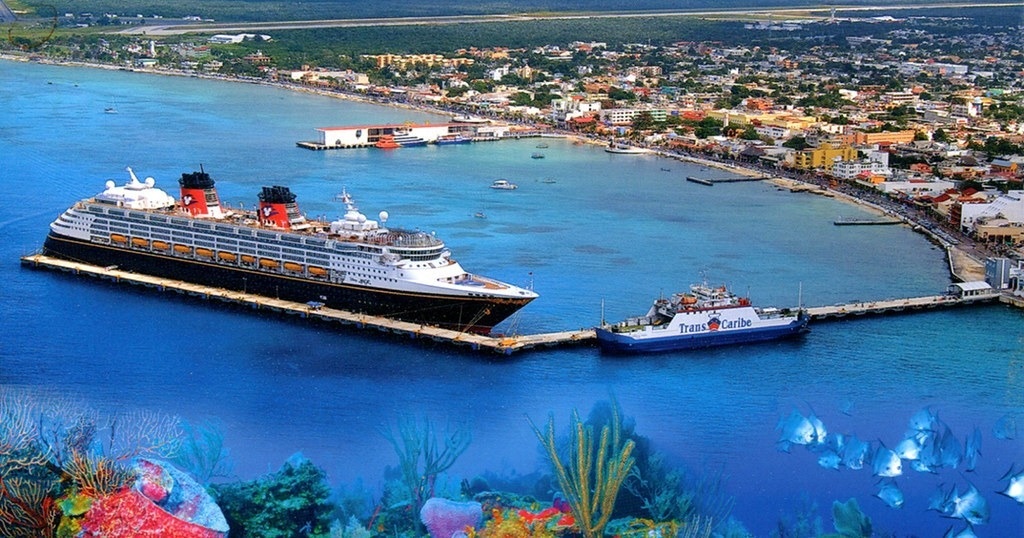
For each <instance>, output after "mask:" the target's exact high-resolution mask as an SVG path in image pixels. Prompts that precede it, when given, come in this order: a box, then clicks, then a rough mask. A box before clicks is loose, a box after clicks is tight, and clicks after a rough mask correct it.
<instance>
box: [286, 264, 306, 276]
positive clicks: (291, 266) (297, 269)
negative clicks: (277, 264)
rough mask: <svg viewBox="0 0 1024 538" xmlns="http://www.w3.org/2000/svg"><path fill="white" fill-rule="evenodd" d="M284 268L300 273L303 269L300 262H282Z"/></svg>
mask: <svg viewBox="0 0 1024 538" xmlns="http://www.w3.org/2000/svg"><path fill="white" fill-rule="evenodd" d="M284 268H285V269H287V270H288V271H291V272H293V273H301V272H302V270H303V269H305V268H304V267H303V266H302V264H301V263H294V262H284Z"/></svg>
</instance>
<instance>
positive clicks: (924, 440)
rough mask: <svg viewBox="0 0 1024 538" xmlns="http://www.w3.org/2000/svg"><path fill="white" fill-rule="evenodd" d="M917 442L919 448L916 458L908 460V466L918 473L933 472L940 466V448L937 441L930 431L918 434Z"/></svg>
mask: <svg viewBox="0 0 1024 538" xmlns="http://www.w3.org/2000/svg"><path fill="white" fill-rule="evenodd" d="M917 439H918V443H919V444H920V446H921V449H920V450H918V453H917V459H915V460H912V461H911V462H910V467H911V468H912V469H914V470H915V471H917V472H919V473H934V472H936V469H938V468H939V467H941V463H940V460H941V456H942V454H941V450H940V449H939V443H938V441H937V440H936V439H935V435H934V434H932V433H927V434H922V435H920V436H918V438H917Z"/></svg>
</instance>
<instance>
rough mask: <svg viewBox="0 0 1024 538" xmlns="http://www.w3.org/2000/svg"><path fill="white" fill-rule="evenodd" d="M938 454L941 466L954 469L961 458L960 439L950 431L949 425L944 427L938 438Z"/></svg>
mask: <svg viewBox="0 0 1024 538" xmlns="http://www.w3.org/2000/svg"><path fill="white" fill-rule="evenodd" d="M939 454H940V456H939V457H940V462H941V463H942V466H943V467H948V468H950V469H956V468H957V466H958V465H960V461H961V460H962V459H963V449H962V448H961V447H960V441H958V440H957V438H956V436H955V435H953V432H952V431H950V429H949V426H946V427H945V430H944V431H943V432H942V437H941V438H940V439H939Z"/></svg>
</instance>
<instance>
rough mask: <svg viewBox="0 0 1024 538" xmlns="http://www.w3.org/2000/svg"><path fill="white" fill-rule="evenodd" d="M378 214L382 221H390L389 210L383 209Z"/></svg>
mask: <svg viewBox="0 0 1024 538" xmlns="http://www.w3.org/2000/svg"><path fill="white" fill-rule="evenodd" d="M377 216H378V217H380V221H381V222H387V221H388V216H389V215H388V212H387V211H381V212H380V214H378V215H377Z"/></svg>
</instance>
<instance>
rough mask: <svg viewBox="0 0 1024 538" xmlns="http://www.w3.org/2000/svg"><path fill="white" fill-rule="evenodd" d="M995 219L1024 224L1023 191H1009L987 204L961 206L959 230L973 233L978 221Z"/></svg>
mask: <svg viewBox="0 0 1024 538" xmlns="http://www.w3.org/2000/svg"><path fill="white" fill-rule="evenodd" d="M996 217H1001V218H1003V219H1006V221H1008V222H1011V223H1021V224H1024V191H1010V192H1008V193H1006V194H1004V195H1002V196H1000V197H998V198H996V199H995V200H992V202H990V203H987V204H963V207H962V209H961V212H960V229H962V230H965V231H973V230H974V225H975V224H976V223H977V222H978V219H982V218H986V219H991V218H996Z"/></svg>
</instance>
